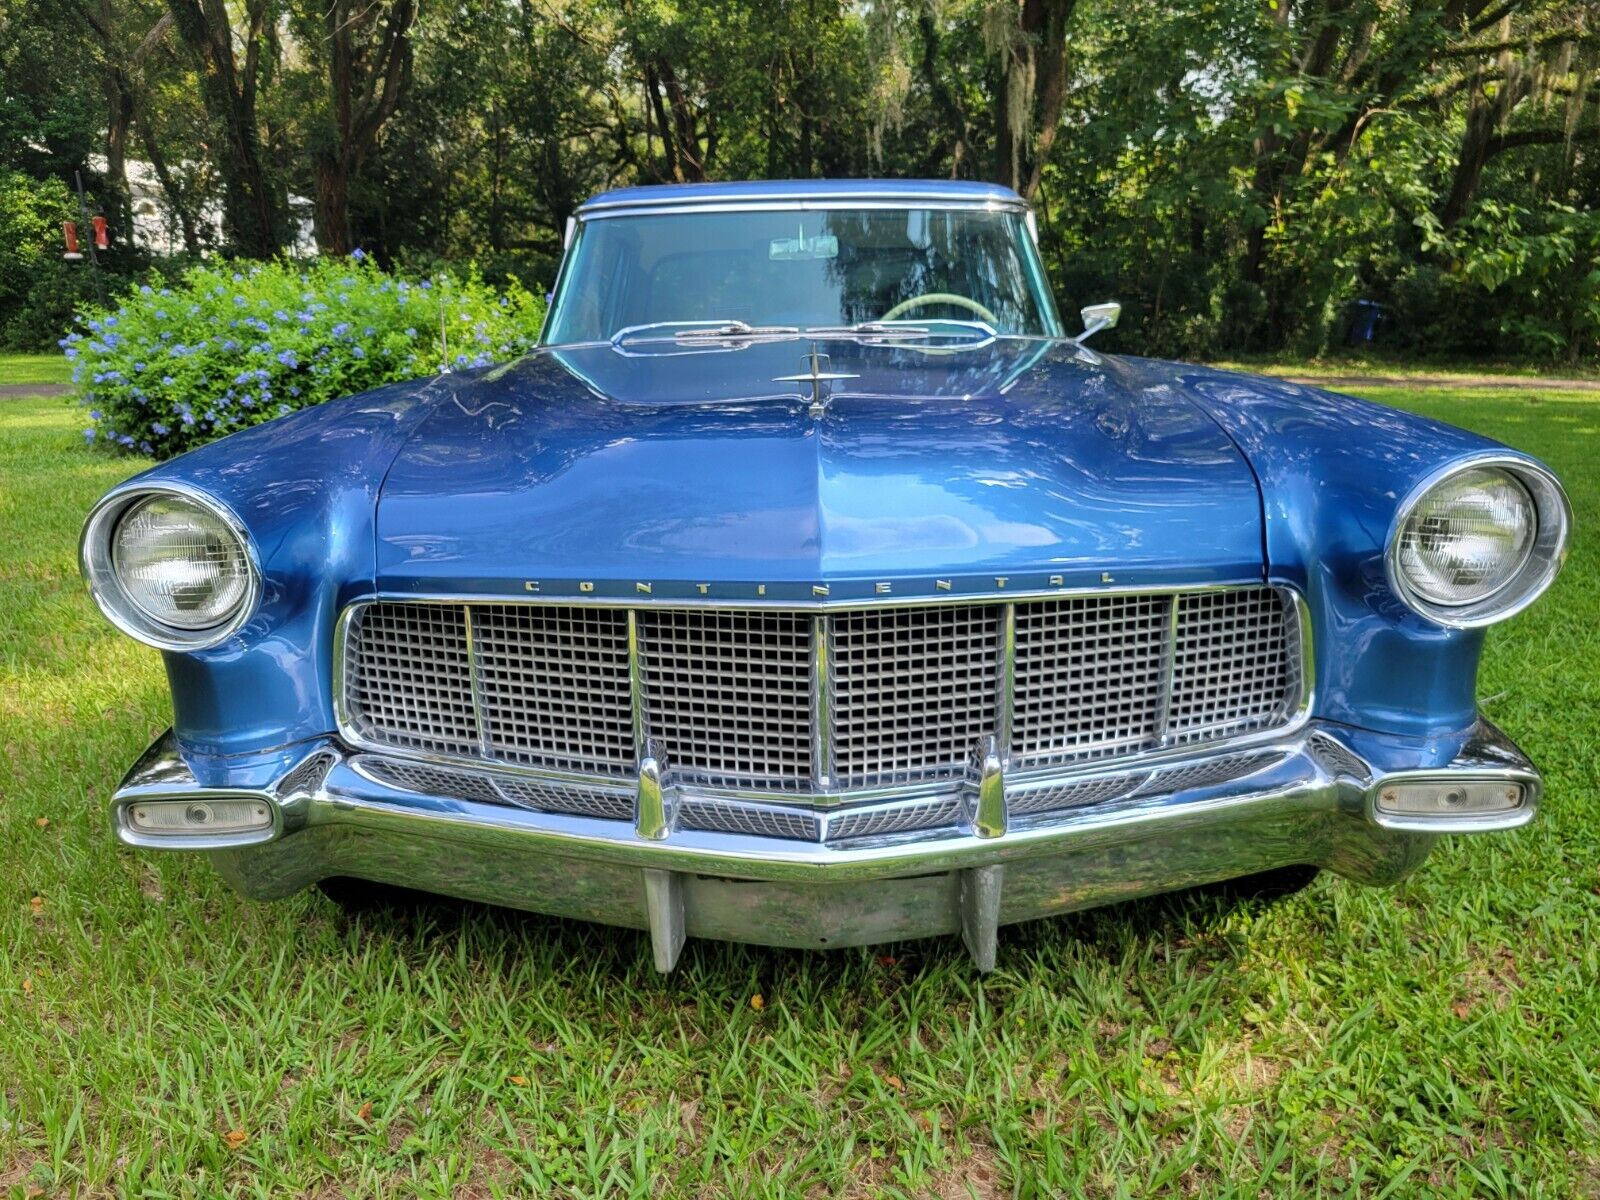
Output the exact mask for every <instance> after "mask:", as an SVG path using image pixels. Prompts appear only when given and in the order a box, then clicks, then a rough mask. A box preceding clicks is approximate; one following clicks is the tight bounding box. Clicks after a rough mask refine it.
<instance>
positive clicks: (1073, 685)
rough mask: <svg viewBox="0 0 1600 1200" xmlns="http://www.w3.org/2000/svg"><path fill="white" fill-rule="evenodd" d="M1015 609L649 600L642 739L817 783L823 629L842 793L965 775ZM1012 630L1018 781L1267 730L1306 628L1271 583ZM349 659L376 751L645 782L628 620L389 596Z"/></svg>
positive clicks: (1295, 688) (1029, 611) (1037, 612)
mask: <svg viewBox="0 0 1600 1200" xmlns="http://www.w3.org/2000/svg"><path fill="white" fill-rule="evenodd" d="M1004 614H1005V608H1004V606H1003V605H1002V604H999V603H986V604H967V605H926V606H922V607H917V606H906V607H894V608H878V609H865V610H860V611H841V612H837V613H832V614H829V615H827V616H824V617H817V618H814V617H812V616H811V615H809V614H807V613H803V612H782V611H771V610H736V609H729V610H723V609H710V608H707V609H652V608H642V609H639V610H637V613H636V620H637V624H638V636H639V653H640V674H641V686H642V689H643V692H642V695H641V697H640V703H641V707H642V710H643V715H644V724H645V729H646V732H647V733H648V735H649V736H650V737H651V738H652V739H653V740H655V741H656V742H658V743H659V744H660V746H661V748H662V752H663V754H664V757H665V761H666V763H667V767H668V770H669V771H670V772H671V773H672V774H673V776H674V777H675V778H676V779H678V780H679V781H681V782H684V783H687V784H690V785H694V786H699V787H712V788H716V787H737V788H751V789H757V790H765V791H770V792H774V793H780V794H781V793H805V792H807V791H808V790H810V789H811V788H812V786H813V784H814V779H813V767H812V755H813V747H812V734H813V726H814V717H813V710H812V703H813V690H814V687H815V682H814V674H813V658H814V657H815V656H814V652H813V643H814V633H813V622H814V621H817V622H820V623H821V624H822V626H823V627H824V629H825V630H826V636H827V643H828V650H829V656H828V661H829V664H830V666H831V677H832V683H831V686H830V689H829V693H830V694H829V697H828V699H829V702H830V703H829V708H830V710H831V713H832V717H833V733H834V736H833V745H832V760H833V761H832V766H833V775H834V777H835V779H836V781H837V782H838V784H839V785H841V786H843V787H845V788H861V787H873V786H882V785H886V784H895V783H912V782H922V781H930V780H939V779H954V778H957V777H959V776H960V774H961V772H962V771H963V769H964V768H965V765H966V762H967V760H968V758H969V756H970V754H971V752H972V749H973V747H974V745H975V744H976V743H977V741H978V739H980V738H982V737H984V736H985V735H987V734H989V733H991V732H993V731H994V729H995V728H996V725H997V721H998V718H999V716H1000V699H1001V690H1002V686H1001V685H1002V680H1001V675H1002V663H1001V642H1002V630H1003V627H1004V619H1005V618H1004ZM1015 618H1016V677H1015V683H1016V692H1015V696H1016V703H1015V709H1014V712H1013V714H1012V739H1011V759H1012V762H1011V767H1012V768H1014V769H1016V770H1034V769H1038V768H1041V767H1049V766H1052V765H1069V764H1076V763H1081V762H1088V761H1098V760H1102V759H1114V758H1121V757H1125V756H1128V755H1134V754H1138V753H1141V752H1143V751H1147V750H1152V749H1156V748H1158V747H1163V746H1192V745H1199V744H1203V743H1210V742H1214V741H1217V740H1221V739H1224V738H1229V737H1233V736H1236V735H1239V734H1243V733H1253V732H1259V731H1262V730H1267V729H1271V728H1275V727H1278V726H1281V725H1283V724H1284V723H1285V722H1286V721H1287V720H1288V719H1289V718H1290V716H1291V715H1293V712H1294V710H1295V707H1296V705H1297V704H1298V700H1299V696H1300V692H1301V680H1302V674H1301V672H1302V665H1301V656H1302V647H1301V645H1300V637H1299V624H1298V621H1297V619H1296V613H1295V610H1294V608H1293V605H1292V604H1291V602H1290V601H1289V599H1288V598H1287V594H1286V593H1281V592H1278V591H1276V590H1274V589H1271V588H1245V589H1234V590H1221V591H1208V592H1189V593H1182V594H1179V595H1177V596H1172V595H1149V596H1130V595H1120V596H1119V595H1107V596H1067V597H1062V598H1060V599H1051V600H1030V601H1024V602H1021V603H1018V604H1017V605H1016V606H1015ZM345 654H346V658H345V661H344V664H343V665H344V670H343V679H344V685H343V686H344V693H343V696H342V701H343V707H344V711H345V714H346V719H347V721H348V724H349V726H350V728H351V730H352V733H353V735H354V736H355V738H356V739H357V740H358V741H359V742H361V743H362V744H363V745H366V746H368V747H373V748H380V749H394V750H400V751H409V752H413V753H422V754H427V755H437V756H443V757H446V758H457V759H464V760H471V761H488V762H490V763H496V762H498V763H504V764H507V765H515V766H521V767H533V768H541V769H548V770H560V771H567V772H574V773H578V774H585V775H593V776H596V777H597V781H596V782H597V790H596V792H595V795H596V797H598V799H596V800H594V802H593V804H588V802H585V803H586V804H587V807H582V808H563V809H561V811H583V812H590V813H594V814H595V815H602V814H601V812H600V810H602V809H604V810H607V811H606V812H605V813H604V814H603V815H611V813H610V811H609V810H610V809H611V808H617V809H618V812H617V815H619V816H621V815H627V814H622V813H621V812H620V807H619V806H620V803H621V801H620V800H619V799H618V796H620V795H621V794H620V793H618V794H617V795H612V794H611V793H610V792H608V791H607V789H606V787H605V779H606V778H613V779H617V780H619V781H622V780H627V781H631V780H632V777H633V773H634V770H635V753H636V752H635V747H634V736H633V714H632V705H633V697H632V695H631V691H630V676H629V664H628V614H627V612H626V611H624V610H620V609H608V608H598V607H596V608H588V607H583V606H578V605H551V606H545V605H521V604H478V605H472V606H471V607H470V612H469V608H468V606H466V605H450V604H431V603H414V602H413V603H402V602H394V601H381V602H376V603H373V604H370V605H367V606H365V607H363V608H361V609H358V610H357V611H356V612H355V613H354V614H353V615H352V618H351V622H350V626H349V632H348V635H347V638H346V642H345ZM474 692H476V695H475V694H474ZM480 722H481V728H480ZM497 778H498V776H497ZM528 786H529V787H532V786H533V785H531V784H530V785H528ZM557 790H558V791H559V792H560V793H561V794H562V795H563V796H566V795H568V794H569V793H571V792H573V791H574V789H573V788H568V787H564V786H563V787H561V788H558V789H557ZM626 798H627V797H622V799H626ZM508 799H509V800H510V801H511V802H513V803H518V804H524V805H530V806H533V807H539V808H547V807H557V806H556V805H555V804H553V803H550V802H549V798H548V797H540V796H537V795H534V794H533V792H527V794H525V795H524V794H518V795H515V796H509V797H508ZM1019 799H1021V797H1020V796H1019ZM1026 802H1027V803H1030V804H1031V803H1033V801H1031V800H1028V801H1026ZM1039 803H1040V804H1045V803H1049V805H1050V807H1059V806H1061V805H1062V804H1071V803H1076V801H1073V800H1071V799H1070V798H1068V797H1067V796H1066V795H1065V794H1063V795H1062V797H1060V798H1058V799H1057V800H1055V801H1048V802H1047V801H1045V800H1044V799H1043V798H1040V800H1039Z"/></svg>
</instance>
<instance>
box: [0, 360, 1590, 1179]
mask: <svg viewBox="0 0 1600 1200" xmlns="http://www.w3.org/2000/svg"><path fill="white" fill-rule="evenodd" d="M1372 394H1373V395H1374V396H1375V398H1377V399H1380V400H1383V401H1386V402H1390V403H1394V404H1399V405H1403V406H1405V407H1407V408H1411V409H1415V410H1418V411H1422V412H1427V413H1430V414H1433V415H1437V416H1440V417H1444V418H1445V419H1448V420H1451V421H1454V422H1456V423H1459V424H1462V425H1466V426H1469V427H1471V428H1474V429H1477V430H1481V431H1483V432H1485V433H1488V434H1491V435H1494V436H1497V437H1500V438H1503V439H1505V440H1506V441H1509V442H1511V443H1512V444H1514V445H1517V446H1522V447H1526V448H1527V449H1529V450H1532V451H1534V452H1536V453H1538V454H1540V455H1542V456H1543V457H1545V458H1546V459H1547V460H1548V461H1549V462H1551V463H1552V464H1553V465H1554V466H1555V468H1556V469H1557V470H1558V471H1559V472H1560V473H1561V474H1562V475H1563V477H1564V478H1565V480H1566V482H1567V484H1568V486H1569V487H1570V488H1571V492H1572V499H1573V502H1574V504H1575V506H1576V510H1577V530H1578V534H1577V542H1576V545H1575V548H1574V553H1573V555H1572V558H1571V561H1570V562H1569V564H1568V566H1567V570H1566V573H1565V575H1564V577H1563V578H1562V580H1561V582H1560V583H1559V584H1558V585H1557V587H1556V588H1555V590H1554V591H1553V593H1552V594H1551V595H1550V596H1549V597H1547V598H1546V600H1545V601H1544V602H1543V603H1541V604H1540V605H1538V606H1537V607H1536V608H1535V609H1534V610H1533V611H1532V612H1530V613H1528V614H1526V615H1524V616H1522V617H1520V618H1518V619H1517V620H1516V621H1514V622H1513V623H1512V624H1511V625H1510V626H1508V627H1506V628H1504V629H1501V630H1498V631H1496V632H1495V633H1493V634H1492V635H1491V637H1490V640H1489V647H1488V651H1487V655H1486V659H1485V662H1484V669H1483V675H1482V682H1481V693H1482V696H1483V704H1484V707H1485V709H1486V710H1487V711H1488V712H1489V713H1490V714H1491V715H1492V716H1493V717H1494V719H1496V720H1497V721H1499V722H1500V723H1501V724H1502V725H1504V726H1505V728H1506V729H1507V730H1509V731H1510V732H1511V733H1512V735H1513V736H1515V737H1517V738H1518V739H1519V740H1520V741H1521V742H1522V744H1523V746H1524V747H1525V748H1526V749H1527V750H1528V751H1529V752H1530V753H1531V754H1532V755H1533V756H1534V758H1535V759H1537V760H1538V761H1539V762H1540V763H1541V764H1543V766H1544V767H1545V769H1546V771H1547V773H1548V776H1547V778H1548V785H1549V790H1548V794H1547V797H1546V802H1545V807H1544V811H1543V813H1542V815H1541V816H1540V818H1539V820H1538V821H1537V822H1536V823H1535V824H1534V825H1533V826H1531V827H1530V828H1528V829H1525V830H1523V831H1520V832H1518V833H1515V834H1509V835H1499V836H1493V837H1487V838H1483V839H1479V840H1473V839H1468V838H1459V839H1453V840H1447V841H1444V842H1441V844H1440V845H1439V847H1438V848H1437V849H1436V850H1435V852H1434V855H1433V858H1432V859H1431V860H1430V862H1429V863H1428V865H1427V866H1426V867H1425V868H1424V869H1423V870H1422V871H1421V872H1420V873H1419V874H1418V875H1416V876H1414V877H1413V878H1412V879H1411V880H1410V881H1408V882H1407V883H1405V884H1404V885H1402V886H1401V887H1399V888H1397V889H1394V890H1391V891H1375V890H1367V889H1362V888H1359V887H1356V886H1354V885H1350V884H1346V883H1344V882H1342V881H1340V880H1338V879H1335V878H1331V877H1326V876H1325V877H1323V878H1322V879H1320V880H1319V881H1318V882H1317V883H1316V884H1315V885H1314V886H1313V887H1312V888H1311V889H1310V890H1309V891H1307V892H1306V893H1303V894H1301V895H1300V896H1297V897H1295V898H1294V899H1293V900H1290V901H1288V902H1287V903H1285V904H1283V905H1281V906H1279V907H1277V908H1270V909H1235V910H1231V911H1230V910H1227V909H1224V908H1222V907H1220V906H1218V904H1217V903H1216V902H1215V901H1209V900H1199V899H1195V898H1193V897H1168V898H1161V899H1156V900H1152V901H1143V902H1138V903H1134V904H1129V905H1125V906H1122V907H1118V908H1113V909H1103V910H1100V911H1097V912H1090V913H1086V914H1082V915H1079V916H1074V917H1068V918H1063V919H1057V920H1052V921H1046V922H1038V923H1034V924H1031V925H1026V926H1021V927H1015V928H1012V929H1009V930H1005V931H1002V939H1001V948H1000V968H999V970H998V971H997V972H995V973H994V974H993V975H990V976H988V977H984V978H980V977H978V976H976V975H974V974H973V972H972V971H971V969H970V967H969V966H968V963H967V958H966V955H965V953H964V952H963V951H962V950H961V948H960V946H959V945H958V944H957V943H956V942H955V940H953V939H951V940H945V941H933V942H923V943H917V944H912V945H903V946H896V947H890V948H880V949H876V950H870V951H868V950H863V951H841V952H836V953H832V954H812V953H799V952H788V951H773V950H763V949H755V948H749V947H740V946H724V945H718V944H712V943H705V942H691V943H690V944H689V946H688V948H687V949H686V950H685V952H684V955H683V961H682V964H681V966H680V968H679V970H678V972H677V974H675V975H673V976H670V977H667V978H661V977H658V976H657V975H656V974H655V973H654V972H653V971H652V969H651V967H650V951H649V945H648V941H647V939H646V937H645V936H644V935H642V934H635V933H631V932H623V931H616V930H609V929H604V928H598V927H588V926H585V925H581V924H568V923H561V922H557V921H554V920H545V919H540V918H537V917H525V916H520V915H516V914H507V913H501V912H494V911H488V910H483V909H466V910H450V909H439V910H429V911H423V912H418V913H413V914H410V915H404V916H394V917H385V918H377V919H372V918H364V919H362V920H360V921H349V920H347V919H345V918H344V917H343V916H341V914H340V913H339V912H338V911H337V910H336V909H335V908H334V907H333V906H332V905H330V904H329V903H327V902H326V901H324V900H322V899H321V898H320V897H319V896H316V895H312V894H306V895H302V896H300V897H297V898H295V899H293V900H290V901H286V902H283V903H280V904H275V905H257V904H253V903H249V902H245V901H242V900H239V899H236V898H235V897H234V896H233V895H232V894H231V893H229V892H228V891H227V890H226V889H225V888H224V887H223V886H222V885H221V884H220V883H219V882H218V881H217V880H216V879H215V878H214V877H213V876H212V874H211V873H210V870H209V868H208V867H207V866H206V865H205V864H204V863H203V862H199V861H195V860H193V859H191V858H187V857H180V856H163V855H158V854H149V853H133V852H129V851H124V850H119V849H117V848H115V847H114V846H113V844H112V841H111V835H110V833H109V831H108V828H107V817H106V800H107V797H108V796H109V794H110V791H111V789H112V787H113V786H114V785H115V783H116V781H117V779H118V778H119V776H120V774H121V772H122V771H123V769H124V768H125V767H126V766H127V765H128V764H129V763H130V762H131V761H132V760H133V758H134V756H135V755H136V754H137V753H138V752H139V751H141V750H142V749H143V748H144V747H145V745H146V744H147V743H148V742H149V741H150V739H151V738H152V737H154V736H155V735H156V734H157V733H159V732H160V730H161V729H162V728H163V727H164V726H165V725H166V724H167V722H168V719H169V712H168V701H167V693H166V681H165V678H164V676H163V673H162V670H161V664H160V661H159V659H158V657H157V655H156V654H155V652H154V651H150V650H146V649H143V648H141V647H139V646H137V645H135V644H134V643H133V642H131V641H130V640H129V639H127V638H125V637H123V636H121V635H119V634H116V633H115V632H113V631H112V629H111V628H110V626H108V625H107V624H106V623H105V622H104V621H102V620H101V619H100V617H99V616H98V614H96V613H95V612H94V611H93V609H92V606H91V604H90V602H89V600H88V599H87V598H86V596H85V594H84V591H83V587H82V585H81V584H80V582H79V579H78V573H77V567H76V564H75V562H74V553H75V543H76V538H77V533H78V525H79V522H80V520H81V518H82V516H83V514H84V512H85V510H86V509H87V508H88V506H89V505H90V503H91V502H92V501H93V500H94V499H95V497H96V496H98V494H99V493H100V492H101V491H102V490H103V489H104V488H105V487H107V486H108V485H109V484H111V483H112V482H114V481H115V480H117V479H118V478H119V477H121V476H122V475H124V474H127V473H128V472H129V471H131V470H132V469H133V468H134V466H135V465H136V464H134V463H133V462H131V461H128V460H118V459H112V458H108V457H104V456H102V455H99V454H93V453H90V452H88V451H86V450H85V448H84V446H83V442H82V438H81V436H80V434H79V424H80V422H79V420H77V419H76V418H77V415H76V414H75V413H74V412H73V411H72V410H71V409H70V408H69V407H68V406H67V405H66V403H65V402H63V401H61V400H58V399H57V400H45V399H23V400H8V401H5V402H3V403H0V531H3V535H4V536H3V537H0V748H3V753H0V877H3V878H5V879H9V880H10V881H11V882H10V883H9V884H7V885H6V888H5V896H6V900H5V903H4V905H3V906H0V1191H4V1190H5V1189H7V1188H9V1189H11V1190H12V1191H13V1192H14V1193H15V1194H17V1195H24V1194H26V1195H32V1194H36V1193H35V1192H33V1191H32V1190H31V1189H41V1190H42V1191H43V1192H44V1193H46V1194H60V1195H69V1194H72V1195H77V1194H85V1193H93V1194H102V1193H113V1192H115V1193H119V1194H125V1193H139V1194H161V1195H202V1194H203V1195H215V1194H219V1193H241V1194H243V1193H249V1194H260V1195H285V1194H289V1193H295V1194H313V1193H314V1194H318V1195H324V1194H361V1195H406V1196H409V1195H430V1196H452V1195H473V1196H489V1195H522V1196H527V1195H560V1196H567V1195H572V1196H597V1195H638V1196H646V1195H649V1196H671V1197H695V1196H701V1195H707V1194H711V1195H721V1194H733V1195H740V1196H790V1195H819V1196H820V1195H834V1194H846V1195H855V1196H878V1195H930V1194H931V1195H938V1196H947V1197H948V1196H967V1195H972V1196H977V1197H991V1196H1009V1195H1012V1194H1014V1193H1015V1194H1019V1195H1022V1196H1029V1197H1035V1196H1059V1195H1071V1194H1081V1193H1086V1194H1090V1195H1097V1196H1123V1195H1126V1196H1149V1195H1156V1194H1162V1195H1169V1194H1172V1195H1205V1196H1212V1195H1238V1196H1241V1197H1257V1196H1270V1197H1276V1196H1289V1195H1318V1194H1323V1195H1330V1196H1346V1195H1352V1196H1355V1195H1359V1196H1370V1197H1373V1198H1374V1200H1376V1198H1378V1197H1404V1196H1417V1197H1421V1196H1435V1195H1449V1196H1461V1197H1507V1198H1512V1197H1517V1198H1520V1197H1527V1196H1549V1197H1562V1198H1566V1197H1574V1196H1582V1195H1595V1194H1597V1193H1600V1116H1597V1114H1600V781H1597V778H1596V773H1597V769H1600V767H1597V764H1600V632H1597V627H1600V601H1597V599H1596V596H1597V594H1600V541H1597V540H1596V535H1595V531H1596V530H1597V529H1600V470H1597V466H1600V394H1592V393H1591V394H1583V395H1576V394H1574V395H1558V394H1550V393H1544V394H1537V395H1535V394H1529V393H1526V392H1515V393H1512V392H1507V393H1495V392H1488V391H1482V390H1478V391H1461V392H1457V393H1452V392H1449V391H1443V390H1433V391H1426V390H1418V389H1412V390H1402V389H1399V388H1396V389H1393V390H1382V391H1377V392H1374V393H1372ZM530 886H537V883H536V881H531V880H530ZM758 997H759V1000H758V999H757V998H758Z"/></svg>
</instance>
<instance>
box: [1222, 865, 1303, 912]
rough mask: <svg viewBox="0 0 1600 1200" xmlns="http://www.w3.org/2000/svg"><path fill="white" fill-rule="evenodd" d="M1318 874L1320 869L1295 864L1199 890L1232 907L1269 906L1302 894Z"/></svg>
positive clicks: (1228, 880)
mask: <svg viewBox="0 0 1600 1200" xmlns="http://www.w3.org/2000/svg"><path fill="white" fill-rule="evenodd" d="M1321 873H1322V868H1321V867H1316V866H1312V865H1311V864H1310V863H1295V864H1294V865H1292V866H1287V867H1274V868H1273V869H1272V870H1270V871H1259V872H1257V873H1256V874H1254V875H1241V876H1239V878H1237V879H1223V880H1219V881H1218V882H1217V883H1213V884H1209V885H1207V886H1206V887H1204V888H1202V889H1201V890H1202V891H1206V892H1211V893H1212V894H1214V895H1217V896H1220V897H1222V898H1223V899H1224V900H1228V901H1231V902H1233V903H1248V902H1256V903H1260V904H1273V903H1276V902H1277V901H1279V900H1287V899H1288V898H1289V897H1290V896H1293V895H1294V894H1295V893H1297V892H1303V891H1305V890H1306V888H1308V887H1310V886H1311V884H1312V881H1313V880H1315V879H1316V877H1317V876H1318V875H1320V874H1321Z"/></svg>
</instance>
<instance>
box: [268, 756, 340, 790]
mask: <svg viewBox="0 0 1600 1200" xmlns="http://www.w3.org/2000/svg"><path fill="white" fill-rule="evenodd" d="M337 761H338V759H337V758H336V757H335V756H334V755H333V754H332V753H331V752H328V751H323V752H321V753H318V754H313V755H311V756H310V757H309V758H307V759H306V760H305V761H304V762H302V763H301V764H300V765H299V766H297V767H295V769H294V770H292V771H290V772H289V773H288V774H287V775H285V776H284V777H283V778H282V779H280V780H279V781H278V795H280V796H285V797H287V796H294V795H299V794H300V793H302V792H304V793H307V794H309V793H311V792H315V791H316V790H317V789H318V788H319V787H321V786H322V781H323V780H324V779H326V778H327V777H328V772H329V771H331V770H333V764H334V763H335V762H337Z"/></svg>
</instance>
